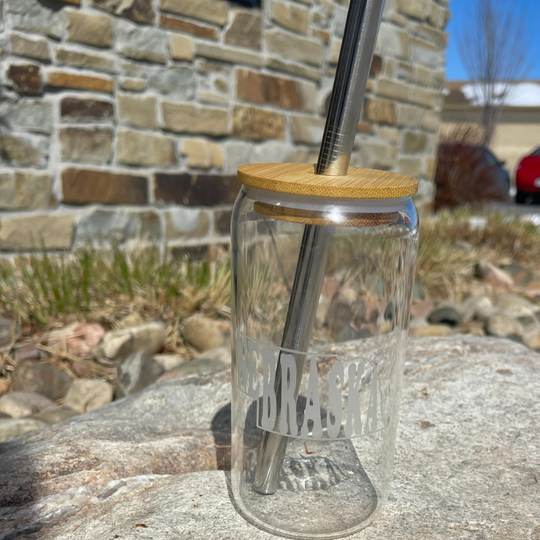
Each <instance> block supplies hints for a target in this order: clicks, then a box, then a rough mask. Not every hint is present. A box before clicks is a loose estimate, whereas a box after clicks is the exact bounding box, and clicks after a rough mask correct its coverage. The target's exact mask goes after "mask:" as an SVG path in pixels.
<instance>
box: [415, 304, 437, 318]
mask: <svg viewBox="0 0 540 540" xmlns="http://www.w3.org/2000/svg"><path fill="white" fill-rule="evenodd" d="M433 309H434V306H433V304H432V303H431V302H428V301H427V300H416V301H414V302H413V303H412V306H411V317H412V318H413V319H418V318H420V319H426V318H427V317H428V316H429V314H430V313H431V312H432V311H433Z"/></svg>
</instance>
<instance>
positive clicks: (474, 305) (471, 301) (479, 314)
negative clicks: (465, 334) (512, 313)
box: [461, 296, 496, 323]
mask: <svg viewBox="0 0 540 540" xmlns="http://www.w3.org/2000/svg"><path fill="white" fill-rule="evenodd" d="M495 311H496V310H495V307H494V306H493V303H492V302H491V300H490V299H489V298H488V297H487V296H471V298H468V299H467V300H465V302H463V304H462V305H461V313H462V314H463V321H464V322H466V323H468V322H470V321H472V320H475V319H478V320H480V321H486V320H487V319H488V318H489V316H490V315H492V314H493V313H494V312H495Z"/></svg>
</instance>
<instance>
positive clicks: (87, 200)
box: [0, 0, 449, 253]
mask: <svg viewBox="0 0 540 540" xmlns="http://www.w3.org/2000/svg"><path fill="white" fill-rule="evenodd" d="M448 2H449V0H387V6H386V11H385V17H384V22H383V23H382V26H381V32H380V38H379V43H378V45H377V55H376V57H375V60H374V62H373V66H372V69H371V77H370V81H369V89H368V94H367V98H366V103H365V109H364V113H363V118H362V120H361V123H360V124H359V126H358V131H359V134H358V137H357V146H356V148H355V152H354V155H353V159H352V164H353V165H356V166H364V167H373V168H381V169H388V170H396V171H402V172H404V173H407V174H411V175H414V176H418V177H419V178H420V179H421V184H420V185H421V189H420V194H419V196H418V203H419V204H420V206H423V205H426V204H429V203H430V201H431V200H432V193H433V189H432V185H433V184H432V180H433V176H434V169H435V159H434V156H435V153H436V152H435V150H436V137H437V135H436V134H437V131H438V128H439V116H440V109H441V104H442V88H443V82H444V51H445V48H446V38H447V36H446V34H445V33H444V29H445V27H446V23H447V21H448V18H449V11H448ZM256 3H257V2H256V0H255V2H253V1H251V0H250V1H246V0H243V1H237V2H225V1H222V0H125V1H121V0H3V2H2V1H0V6H1V8H0V9H1V13H2V22H1V23H0V24H1V27H0V29H1V38H0V45H1V50H2V56H1V58H2V65H1V69H0V76H1V103H0V146H1V148H0V251H2V252H4V253H6V252H14V251H25V250H30V249H32V248H34V247H36V246H45V247H46V248H47V249H71V248H73V247H74V246H76V245H78V244H81V243H85V242H87V241H89V240H99V239H101V238H112V237H114V238H116V239H117V240H119V241H120V242H121V243H127V242H130V241H132V240H136V239H139V238H141V237H143V238H145V239H147V240H149V241H151V242H153V243H158V244H159V245H161V246H162V247H164V246H165V245H169V246H173V247H174V246H188V245H208V244H212V243H222V242H223V243H224V242H226V241H227V240H228V234H229V220H230V213H231V206H232V203H233V201H234V198H235V195H236V193H237V191H238V183H237V181H236V179H235V171H236V168H237V167H238V166H239V165H241V164H244V163H249V162H261V161H315V160H316V156H317V149H318V145H319V144H320V140H321V135H322V130H323V126H324V116H325V106H326V103H327V100H328V97H329V93H330V91H331V88H332V82H333V75H334V71H335V65H336V62H337V59H338V54H339V48H340V38H341V37H342V35H343V29H344V25H345V20H346V14H347V5H346V4H347V0H299V1H287V0H267V1H265V2H264V5H263V6H262V8H261V7H257V6H256V5H255V6H254V7H253V6H252V4H256ZM241 4H243V6H242V5H241ZM246 5H249V6H252V7H245V6H246Z"/></svg>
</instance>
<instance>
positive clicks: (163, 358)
mask: <svg viewBox="0 0 540 540" xmlns="http://www.w3.org/2000/svg"><path fill="white" fill-rule="evenodd" d="M153 358H154V360H155V361H156V362H157V363H158V364H159V365H160V366H161V367H162V368H163V369H164V370H165V371H171V370H173V369H175V368H177V367H178V366H181V365H182V364H185V363H186V357H185V356H183V355H182V354H154V356H153Z"/></svg>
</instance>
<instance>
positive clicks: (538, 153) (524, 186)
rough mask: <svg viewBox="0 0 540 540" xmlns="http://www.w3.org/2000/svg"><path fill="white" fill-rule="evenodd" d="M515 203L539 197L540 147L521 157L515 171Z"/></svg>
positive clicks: (522, 202) (523, 202) (530, 200)
mask: <svg viewBox="0 0 540 540" xmlns="http://www.w3.org/2000/svg"><path fill="white" fill-rule="evenodd" d="M516 188H517V193H516V203H518V204H525V203H528V202H532V201H533V199H535V198H537V197H538V198H540V148H537V149H536V150H535V151H534V152H533V153H532V154H531V155H530V156H527V157H526V158H523V160H522V161H521V163H520V164H519V167H518V170H517V173H516Z"/></svg>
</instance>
